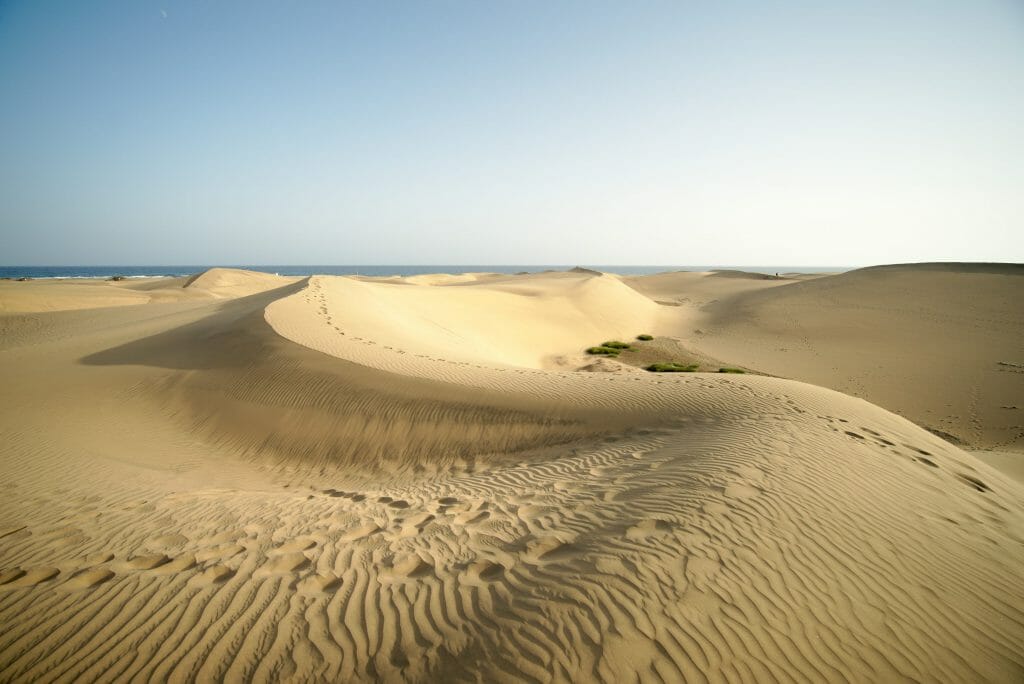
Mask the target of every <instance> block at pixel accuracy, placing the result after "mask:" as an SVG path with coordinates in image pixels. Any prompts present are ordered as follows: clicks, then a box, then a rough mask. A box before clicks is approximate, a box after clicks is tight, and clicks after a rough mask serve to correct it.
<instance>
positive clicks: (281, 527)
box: [0, 274, 1024, 682]
mask: <svg viewBox="0 0 1024 684" xmlns="http://www.w3.org/2000/svg"><path fill="white" fill-rule="evenodd" d="M444 283H447V284H444ZM784 287H789V286H779V287H778V291H780V292H781V291H782V290H783V288H784ZM474 292H475V293H474ZM636 297H642V295H641V294H640V293H639V292H638V291H637V289H630V288H629V287H627V286H626V285H625V284H624V283H623V282H622V281H621V280H619V279H615V278H609V277H592V276H588V275H587V274H573V275H564V276H557V275H546V276H530V277H522V279H521V280H518V281H517V280H516V279H514V278H481V279H479V280H472V281H446V280H444V279H441V280H438V281H435V282H434V284H422V283H421V284H415V283H412V284H405V285H399V284H387V283H373V282H366V281H364V282H360V281H359V280H358V279H334V278H314V279H311V280H310V281H309V282H308V283H307V282H297V283H292V284H287V285H284V286H283V287H281V288H279V289H276V290H271V291H266V292H260V293H255V294H250V295H248V296H244V297H240V298H237V299H230V300H218V301H211V300H210V299H194V300H193V299H185V300H181V301H167V302H152V303H149V304H147V305H145V306H135V307H119V308H107V309H89V310H80V311H67V312H59V313H36V314H21V315H7V316H0V329H2V330H3V331H4V332H3V337H2V338H0V339H2V343H0V373H2V376H3V380H4V381H3V382H2V383H0V401H3V406H4V411H3V412H2V413H0V487H3V490H4V493H5V496H4V497H2V498H0V572H2V574H0V620H2V621H3V624H4V625H5V628H4V630H3V631H2V632H0V680H4V681H8V680H32V681H51V680H60V681H71V680H97V679H102V680H110V679H120V680H130V679H135V678H138V679H154V680H161V681H164V680H171V681H180V680H188V679H198V680H202V681H211V680H228V681H268V680H274V681H277V680H281V679H293V680H296V681H309V680H385V681H397V680H417V679H421V680H431V681H466V680H468V681H476V680H482V681H497V680H527V681H550V680H556V681H566V680H575V681H583V680H598V681H622V680H626V679H633V678H635V677H640V678H641V679H643V680H653V679H659V678H660V679H663V680H670V681H678V680H680V679H686V680H692V681H771V680H785V681H789V680H796V679H799V680H812V681H822V680H830V681H831V680H843V679H846V680H851V681H894V680H904V679H916V680H924V681H979V680H988V681H1008V682H1009V681H1020V679H1021V677H1022V676H1024V649H1022V648H1021V644H1022V643H1024V570H1022V568H1024V562H1022V561H1024V485H1022V484H1020V483H1018V482H1016V481H1014V480H1012V479H1010V478H1007V477H1005V476H1003V475H1002V474H1000V473H999V472H998V471H996V470H993V469H992V468H990V467H988V466H986V465H985V464H983V463H981V462H980V461H978V460H977V459H976V458H974V457H973V456H971V455H970V454H967V453H965V452H963V451H961V450H960V449H958V448H957V447H955V446H953V445H951V444H949V443H947V442H944V441H943V440H940V439H939V438H937V437H935V436H933V435H931V434H929V433H927V432H925V431H924V430H922V429H920V428H919V427H917V426H915V425H913V424H912V423H910V422H908V421H907V420H905V419H903V418H901V417H899V416H897V415H894V414H893V413H890V412H888V411H886V410H884V409H881V408H879V407H877V406H874V405H872V404H869V403H867V402H865V401H862V400H860V399H855V398H851V397H848V396H845V395H842V394H839V393H837V392H833V391H830V390H828V389H823V388H820V387H815V386H812V385H808V384H803V383H800V382H794V381H789V380H781V379H776V378H770V377H754V376H719V375H706V374H688V375H676V376H664V375H649V374H643V373H628V374H627V373H621V374H596V373H573V372H566V371H551V370H542V368H543V367H544V366H545V364H547V363H549V360H548V359H549V357H554V356H558V355H559V354H562V353H569V352H571V348H570V346H569V345H573V344H577V343H578V341H579V340H584V339H585V340H586V342H584V344H589V343H590V342H591V338H592V336H594V335H596V336H597V337H599V338H602V337H605V336H609V335H612V334H621V335H622V336H625V335H626V334H627V333H634V332H635V331H636V329H637V328H639V327H641V326H644V329H646V328H647V327H648V326H653V327H651V328H650V329H651V330H654V329H655V328H657V329H658V330H657V331H658V332H667V331H669V330H670V329H671V328H672V327H673V326H674V325H683V323H684V322H689V321H690V319H689V317H690V316H691V315H698V314H699V313H700V312H699V310H696V309H695V310H694V311H689V310H687V307H686V306H680V307H667V306H661V305H656V304H653V302H651V300H648V299H646V298H642V299H636ZM367 302H375V304H367ZM666 312H669V313H670V314H671V313H675V314H679V316H680V317H681V318H680V317H677V318H675V319H673V318H672V317H671V316H669V317H665V314H666ZM502 313H504V317H501V316H500V314H502ZM328 317H329V318H330V320H327V318H328ZM559 322H561V324H562V327H559ZM499 326H500V327H499ZM531 326H535V327H536V331H535V333H534V334H533V335H532V336H531V335H530V334H529V330H530V329H531ZM578 326H583V327H582V329H577V328H578ZM445 328H447V329H445ZM493 328H499V330H498V333H504V334H498V333H495V332H494V330H492V329H493ZM275 329H276V330H277V331H276V332H275ZM409 330H412V331H415V333H414V334H407V332H406V331H409ZM279 333H281V334H279ZM343 333H344V334H343ZM285 335H286V336H287V337H290V338H292V339H287V338H286V337H285ZM403 335H404V337H403ZM508 336H511V337H512V341H513V342H514V343H506V339H507V338H508ZM355 337H360V338H362V339H361V340H354V338H355ZM349 338H352V339H349ZM293 340H296V341H293ZM353 340H354V341H353ZM370 342H375V344H370ZM548 343H550V346H545V345H546V344H548ZM386 347H391V349H387V348H386ZM524 347H526V348H525V349H524ZM323 352H328V353H323ZM401 352H405V353H404V354H403V353H401ZM517 364H518V365H517Z"/></svg>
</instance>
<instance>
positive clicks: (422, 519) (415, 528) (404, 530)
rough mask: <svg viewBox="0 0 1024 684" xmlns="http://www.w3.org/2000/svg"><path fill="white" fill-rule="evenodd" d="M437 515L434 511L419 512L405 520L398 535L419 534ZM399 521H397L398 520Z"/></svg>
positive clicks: (411, 535)
mask: <svg viewBox="0 0 1024 684" xmlns="http://www.w3.org/2000/svg"><path fill="white" fill-rule="evenodd" d="M434 518H435V516H434V514H433V513H417V514H416V515H414V516H412V517H410V518H409V519H408V520H406V521H404V523H403V524H402V526H401V529H400V531H399V532H398V537H400V538H402V537H414V536H416V535H417V534H419V533H420V532H421V531H422V530H423V528H424V527H426V526H427V525H429V524H430V523H431V522H432V521H433V520H434ZM396 522H397V521H396Z"/></svg>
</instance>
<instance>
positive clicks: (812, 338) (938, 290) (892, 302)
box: [690, 264, 1024, 452]
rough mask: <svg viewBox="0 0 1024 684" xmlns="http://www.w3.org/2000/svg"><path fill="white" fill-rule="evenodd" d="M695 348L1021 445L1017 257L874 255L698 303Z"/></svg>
mask: <svg viewBox="0 0 1024 684" xmlns="http://www.w3.org/2000/svg"><path fill="white" fill-rule="evenodd" d="M706 313H707V315H706V316H705V317H704V319H703V320H702V321H701V323H700V327H701V330H702V334H699V335H693V337H692V338H691V339H690V342H691V344H692V345H693V346H694V347H695V348H698V349H701V350H703V351H706V352H709V353H712V354H714V355H716V356H719V357H723V358H728V359H730V360H731V361H733V362H736V363H739V364H743V365H746V366H752V367H754V368H757V369H759V370H761V371H764V372H766V373H770V374H772V375H778V376H783V377H789V378H795V379H798V380H803V381H805V382H810V383H813V384H816V385H822V386H825V387H831V388H833V389H836V390H839V391H841V392H844V393H846V394H851V395H853V396H858V397H863V398H864V399H867V400H868V401H871V402H872V403H875V404H878V405H880V406H884V407H885V408H887V409H889V410H890V411H894V412H896V413H899V414H900V415H902V416H904V417H906V418H909V419H910V420H912V421H914V422H915V423H917V424H918V425H922V426H925V427H927V428H929V429H931V430H934V431H936V432H937V433H939V434H941V435H943V436H945V437H947V438H948V439H951V440H953V441H955V442H958V443H960V444H962V445H964V446H967V447H971V448H980V449H995V450H1008V451H1015V452H1024V266H1019V265H1012V264H1011V265H1007V264H917V265H905V266H882V267H875V268H869V269H862V270H858V271H852V272H849V273H844V274H841V275H837V276H830V277H826V278H817V279H814V280H810V281H808V282H799V283H794V284H792V285H789V286H786V287H782V288H774V289H770V290H767V289H766V290H760V291H752V292H749V293H746V294H742V295H740V296H737V297H733V298H729V299H723V300H721V301H719V302H717V303H714V304H711V305H710V306H708V307H706Z"/></svg>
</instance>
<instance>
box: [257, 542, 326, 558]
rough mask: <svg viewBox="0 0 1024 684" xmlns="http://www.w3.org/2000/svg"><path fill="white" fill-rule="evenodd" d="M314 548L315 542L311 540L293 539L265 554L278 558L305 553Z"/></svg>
mask: <svg viewBox="0 0 1024 684" xmlns="http://www.w3.org/2000/svg"><path fill="white" fill-rule="evenodd" d="M314 546H316V542H315V541H314V540H312V539H303V538H300V539H293V540H291V541H290V542H286V543H284V544H281V545H280V546H278V547H277V548H276V549H271V550H270V551H268V552H267V555H268V556H280V555H284V554H289V553H296V552H300V551H307V550H309V549H311V548H313V547H314Z"/></svg>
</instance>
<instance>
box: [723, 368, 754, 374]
mask: <svg viewBox="0 0 1024 684" xmlns="http://www.w3.org/2000/svg"><path fill="white" fill-rule="evenodd" d="M718 372H719V373H746V372H747V371H745V370H743V369H742V368H719V369H718Z"/></svg>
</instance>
